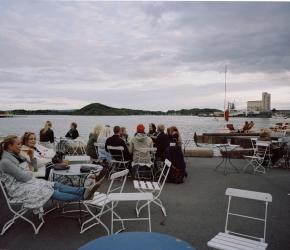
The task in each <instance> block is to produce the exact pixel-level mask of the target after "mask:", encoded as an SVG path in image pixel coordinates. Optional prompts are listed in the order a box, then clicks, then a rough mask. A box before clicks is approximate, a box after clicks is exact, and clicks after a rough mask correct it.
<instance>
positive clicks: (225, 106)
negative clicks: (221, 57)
mask: <svg viewBox="0 0 290 250" xmlns="http://www.w3.org/2000/svg"><path fill="white" fill-rule="evenodd" d="M226 102H227V65H225V100H224V110H226V108H227V105H226Z"/></svg>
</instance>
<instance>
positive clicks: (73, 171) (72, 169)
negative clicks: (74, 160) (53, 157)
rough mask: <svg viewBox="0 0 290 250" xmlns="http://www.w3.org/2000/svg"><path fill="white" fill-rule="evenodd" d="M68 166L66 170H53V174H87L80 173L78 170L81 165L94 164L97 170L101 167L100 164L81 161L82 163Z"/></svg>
mask: <svg viewBox="0 0 290 250" xmlns="http://www.w3.org/2000/svg"><path fill="white" fill-rule="evenodd" d="M69 166H70V168H69V169H67V170H53V174H55V175H87V174H88V172H86V173H82V172H81V171H80V168H81V166H94V167H97V168H98V170H97V171H101V170H102V169H103V167H102V166H101V165H96V164H87V163H82V164H70V165H69Z"/></svg>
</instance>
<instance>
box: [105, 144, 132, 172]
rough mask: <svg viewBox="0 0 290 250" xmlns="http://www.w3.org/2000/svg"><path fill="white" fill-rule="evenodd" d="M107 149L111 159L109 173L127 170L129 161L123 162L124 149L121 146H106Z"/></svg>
mask: <svg viewBox="0 0 290 250" xmlns="http://www.w3.org/2000/svg"><path fill="white" fill-rule="evenodd" d="M107 149H108V151H109V153H110V155H111V157H112V160H111V166H112V170H111V173H114V172H116V171H118V170H122V169H127V168H128V164H129V162H130V161H125V158H124V147H123V146H118V147H115V146H107Z"/></svg>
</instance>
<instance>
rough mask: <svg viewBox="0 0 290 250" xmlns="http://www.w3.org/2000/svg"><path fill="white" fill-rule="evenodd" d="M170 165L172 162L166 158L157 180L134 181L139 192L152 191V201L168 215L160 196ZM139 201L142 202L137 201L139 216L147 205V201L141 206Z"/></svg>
mask: <svg viewBox="0 0 290 250" xmlns="http://www.w3.org/2000/svg"><path fill="white" fill-rule="evenodd" d="M170 167H171V162H170V161H169V160H167V159H166V160H165V164H164V167H163V169H162V172H161V174H160V176H159V179H158V181H157V182H150V181H138V180H134V181H133V184H134V188H135V189H138V191H139V192H151V193H152V194H153V200H152V202H153V203H155V204H156V205H157V206H159V207H160V208H161V210H162V212H163V214H164V216H167V214H166V209H165V207H164V206H163V204H162V201H161V200H160V199H159V197H160V195H161V193H162V190H163V187H164V185H165V182H166V179H167V176H168V173H169V170H170ZM139 203H140V202H137V204H136V213H137V216H139V214H140V211H141V210H142V209H143V208H144V207H145V206H146V203H145V204H143V205H141V206H140V207H139Z"/></svg>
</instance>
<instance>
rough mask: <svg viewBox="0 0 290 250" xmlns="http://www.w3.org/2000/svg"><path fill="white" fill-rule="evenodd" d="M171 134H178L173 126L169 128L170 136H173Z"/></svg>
mask: <svg viewBox="0 0 290 250" xmlns="http://www.w3.org/2000/svg"><path fill="white" fill-rule="evenodd" d="M173 133H178V134H179V131H178V128H177V127H175V126H172V127H170V134H173Z"/></svg>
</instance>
